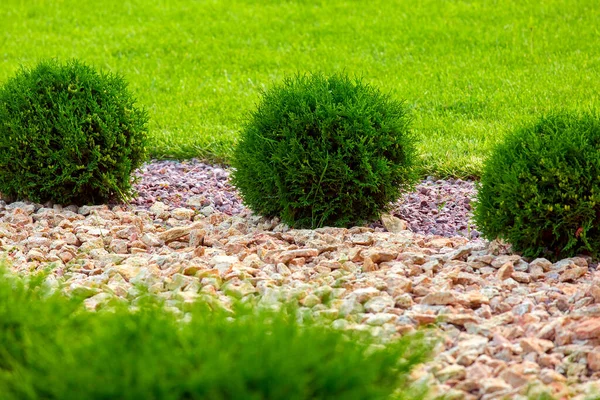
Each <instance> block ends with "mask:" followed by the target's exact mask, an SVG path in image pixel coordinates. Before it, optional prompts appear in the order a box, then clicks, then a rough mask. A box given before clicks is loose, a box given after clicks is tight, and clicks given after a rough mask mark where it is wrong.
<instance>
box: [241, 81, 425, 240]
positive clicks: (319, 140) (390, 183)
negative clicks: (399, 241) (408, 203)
mask: <svg viewBox="0 0 600 400" xmlns="http://www.w3.org/2000/svg"><path fill="white" fill-rule="evenodd" d="M409 123H410V120H409V117H408V115H407V109H406V108H405V107H404V105H403V104H402V103H401V102H398V101H394V100H392V99H390V97H389V96H387V95H383V94H381V93H380V92H379V91H378V90H377V89H376V88H374V87H372V86H369V85H367V84H364V83H362V82H361V80H359V79H356V80H352V79H350V78H348V77H345V76H340V75H334V76H330V77H326V76H324V75H322V74H314V75H297V76H295V77H293V78H287V79H285V80H284V82H283V84H281V85H278V86H275V87H274V88H272V89H271V90H269V91H267V92H265V93H263V97H262V101H261V102H260V104H259V105H258V108H257V110H255V111H254V112H253V113H252V114H251V116H250V118H249V120H248V122H247V123H246V125H245V126H244V129H243V130H242V132H241V137H240V140H239V142H238V144H237V146H236V148H235V150H234V157H233V161H232V165H233V167H234V168H235V169H234V171H233V173H232V181H233V184H234V185H235V186H236V187H237V188H238V189H239V191H240V194H241V196H242V198H243V200H244V202H245V203H246V205H247V206H248V207H249V208H251V209H252V210H253V211H254V212H255V213H257V214H260V215H263V216H266V217H275V216H277V217H279V218H280V219H281V221H282V222H284V223H286V224H288V225H289V226H293V227H296V228H317V227H322V226H349V225H352V224H359V223H362V222H365V221H370V220H374V219H376V218H379V216H380V214H381V212H382V211H385V210H387V209H388V206H389V204H390V202H392V201H395V200H396V199H398V197H399V196H400V193H401V191H402V190H406V189H409V188H410V187H412V185H413V184H414V182H415V180H416V175H415V169H414V164H415V160H416V154H415V146H414V136H413V135H412V134H411V133H410V131H409Z"/></svg>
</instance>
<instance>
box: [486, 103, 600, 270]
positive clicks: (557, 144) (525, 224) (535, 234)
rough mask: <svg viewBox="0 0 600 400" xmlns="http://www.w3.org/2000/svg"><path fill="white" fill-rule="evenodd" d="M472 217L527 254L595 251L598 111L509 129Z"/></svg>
mask: <svg viewBox="0 0 600 400" xmlns="http://www.w3.org/2000/svg"><path fill="white" fill-rule="evenodd" d="M474 217H475V222H476V224H477V226H478V227H479V229H480V230H481V232H482V233H483V235H484V236H485V237H486V238H488V239H495V238H501V239H504V240H506V241H507V242H509V243H510V244H511V245H512V247H513V249H514V250H515V251H517V252H521V253H522V254H523V255H524V256H529V257H538V256H546V257H549V258H552V259H558V258H563V257H570V256H574V255H576V254H578V253H586V254H589V255H592V256H598V253H599V250H600V229H599V225H598V221H599V219H598V218H599V217H600V119H599V118H598V116H597V115H594V114H573V113H560V114H553V115H549V116H545V117H542V118H541V119H540V120H539V121H537V122H536V123H534V124H531V125H528V126H525V127H522V128H520V129H517V130H515V131H514V132H512V133H511V134H509V135H508V136H507V137H506V139H505V140H504V142H503V143H501V144H499V145H498V146H497V147H496V148H495V150H494V151H493V152H492V154H491V156H490V157H489V159H488V160H487V161H486V162H485V165H484V169H483V174H482V177H481V182H480V184H479V191H478V196H477V202H476V205H475V211H474Z"/></svg>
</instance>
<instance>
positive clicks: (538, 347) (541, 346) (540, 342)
mask: <svg viewBox="0 0 600 400" xmlns="http://www.w3.org/2000/svg"><path fill="white" fill-rule="evenodd" d="M519 344H520V345H521V348H522V349H523V351H524V352H525V353H531V352H535V353H538V354H542V353H546V352H547V351H549V350H552V349H553V348H554V342H552V341H551V340H546V339H538V338H533V337H531V338H523V339H521V340H520V342H519Z"/></svg>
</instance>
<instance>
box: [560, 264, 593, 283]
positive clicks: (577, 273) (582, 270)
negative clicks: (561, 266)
mask: <svg viewBox="0 0 600 400" xmlns="http://www.w3.org/2000/svg"><path fill="white" fill-rule="evenodd" d="M586 272H588V269H587V267H575V268H571V269H567V270H565V271H564V272H563V273H562V274H560V276H559V278H558V280H559V281H561V282H572V281H575V280H577V279H579V278H581V277H582V276H583V275H585V274H586Z"/></svg>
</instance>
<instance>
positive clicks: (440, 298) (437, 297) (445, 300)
mask: <svg viewBox="0 0 600 400" xmlns="http://www.w3.org/2000/svg"><path fill="white" fill-rule="evenodd" d="M458 302H459V298H458V296H457V295H456V294H455V293H454V292H433V293H429V294H428V295H427V296H425V297H423V299H421V304H427V305H436V306H440V305H442V306H443V305H448V304H457V303H458Z"/></svg>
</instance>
